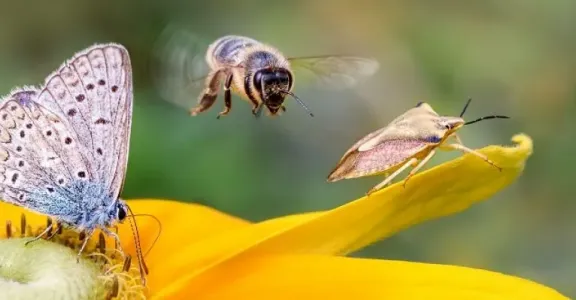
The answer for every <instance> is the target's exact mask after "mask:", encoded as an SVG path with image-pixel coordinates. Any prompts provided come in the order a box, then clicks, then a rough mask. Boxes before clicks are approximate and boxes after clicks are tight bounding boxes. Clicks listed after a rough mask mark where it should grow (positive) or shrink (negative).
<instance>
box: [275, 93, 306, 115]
mask: <svg viewBox="0 0 576 300" xmlns="http://www.w3.org/2000/svg"><path fill="white" fill-rule="evenodd" d="M280 92H282V93H284V94H287V95H290V96H292V98H294V99H295V100H296V102H298V104H300V106H302V107H303V108H304V109H305V110H306V111H307V112H308V114H310V116H311V117H313V116H314V114H313V113H312V112H311V111H310V108H308V106H307V105H306V104H305V103H304V101H302V100H301V99H300V98H298V97H297V96H296V95H294V93H292V92H288V91H280Z"/></svg>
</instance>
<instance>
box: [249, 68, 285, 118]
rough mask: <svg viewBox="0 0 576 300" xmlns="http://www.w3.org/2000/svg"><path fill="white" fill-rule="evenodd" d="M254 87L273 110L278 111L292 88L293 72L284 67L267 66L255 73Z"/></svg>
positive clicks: (265, 103)
mask: <svg viewBox="0 0 576 300" xmlns="http://www.w3.org/2000/svg"><path fill="white" fill-rule="evenodd" d="M254 87H255V89H256V90H257V91H258V93H259V94H260V96H261V99H262V102H264V105H266V106H267V107H268V108H269V109H270V111H271V112H273V111H278V109H279V108H280V106H281V105H282V103H284V98H286V95H287V92H290V89H291V88H292V74H291V73H290V71H288V70H287V69H284V68H266V69H261V70H258V71H257V72H256V73H255V74H254Z"/></svg>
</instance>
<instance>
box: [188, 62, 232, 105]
mask: <svg viewBox="0 0 576 300" xmlns="http://www.w3.org/2000/svg"><path fill="white" fill-rule="evenodd" d="M223 76H224V70H222V69H221V70H216V71H213V72H210V74H209V75H208V77H207V78H206V88H205V89H204V91H203V92H202V94H201V95H200V99H199V100H198V105H197V106H196V107H194V108H192V109H190V115H192V116H196V115H198V114H199V113H201V112H203V111H205V110H207V109H209V108H210V107H211V106H212V105H213V104H214V102H215V101H216V98H217V97H218V89H219V88H220V82H221V81H222V77H223Z"/></svg>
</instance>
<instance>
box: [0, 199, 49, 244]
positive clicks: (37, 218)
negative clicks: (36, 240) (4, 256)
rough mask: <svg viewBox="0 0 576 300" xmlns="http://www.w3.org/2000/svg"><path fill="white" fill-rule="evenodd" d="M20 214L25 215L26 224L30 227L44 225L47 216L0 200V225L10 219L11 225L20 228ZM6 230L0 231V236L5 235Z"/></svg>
mask: <svg viewBox="0 0 576 300" xmlns="http://www.w3.org/2000/svg"><path fill="white" fill-rule="evenodd" d="M22 214H24V215H25V217H26V225H27V226H28V225H30V226H31V227H32V228H35V227H40V226H46V224H47V221H48V218H47V217H46V216H44V215H41V214H37V213H35V212H32V211H30V210H26V209H24V208H22V207H18V206H15V205H12V204H8V203H6V202H2V201H0V225H1V226H2V227H4V224H6V222H8V221H10V222H11V223H12V224H13V226H15V227H18V228H20V225H21V224H20V222H21V217H22ZM5 236H6V232H5V231H4V230H2V231H0V237H5Z"/></svg>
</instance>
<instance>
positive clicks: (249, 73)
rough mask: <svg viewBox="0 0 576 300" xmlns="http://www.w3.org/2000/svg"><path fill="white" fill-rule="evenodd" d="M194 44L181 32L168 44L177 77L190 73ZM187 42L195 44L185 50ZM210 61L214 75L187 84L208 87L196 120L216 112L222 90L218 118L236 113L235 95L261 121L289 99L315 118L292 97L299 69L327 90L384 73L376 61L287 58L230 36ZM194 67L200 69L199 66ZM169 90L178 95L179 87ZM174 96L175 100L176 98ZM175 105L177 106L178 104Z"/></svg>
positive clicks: (211, 50)
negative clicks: (214, 109) (232, 110)
mask: <svg viewBox="0 0 576 300" xmlns="http://www.w3.org/2000/svg"><path fill="white" fill-rule="evenodd" d="M192 40H193V37H191V36H185V34H183V33H181V34H177V35H173V36H172V37H171V40H170V42H169V43H166V44H164V45H163V48H164V49H167V50H168V51H167V52H164V53H163V54H164V55H166V54H168V56H167V57H164V62H166V61H168V62H171V63H172V64H173V66H172V70H171V71H172V73H176V74H179V73H180V75H182V74H181V73H187V70H186V66H187V65H188V63H189V60H190V48H191V47H190V46H192V45H193V44H194V47H196V45H195V44H196V43H195V42H194V41H192ZM182 41H184V42H185V43H186V42H187V43H189V45H184V43H183V42H182ZM174 43H176V44H174ZM204 58H205V63H206V64H207V65H208V68H209V71H208V72H207V73H208V75H207V76H206V75H204V76H202V77H201V78H200V79H196V80H188V79H184V80H188V81H189V84H185V85H190V83H191V84H194V83H197V82H201V83H202V84H203V91H202V93H201V94H200V97H199V100H198V105H197V106H195V107H193V108H191V109H190V114H191V115H192V116H196V115H197V114H199V113H201V112H204V111H206V110H208V109H209V108H210V107H212V105H213V104H214V102H215V101H216V99H217V97H218V94H219V92H220V89H221V88H222V87H223V89H224V110H222V111H221V112H220V113H219V114H218V118H220V117H221V116H225V115H227V114H228V113H229V112H230V109H231V107H232V99H231V98H232V95H231V94H232V92H235V93H236V94H238V95H239V96H241V97H242V98H243V99H244V100H247V101H249V103H251V105H252V114H254V115H255V116H259V115H260V113H261V112H262V109H263V108H264V107H265V108H266V109H267V110H268V115H270V116H274V115H278V114H280V113H279V112H280V111H282V112H285V111H286V107H285V105H284V99H285V98H286V97H287V96H291V97H292V98H294V99H295V100H296V101H297V102H298V103H299V104H300V105H301V106H302V107H303V108H304V109H305V110H306V111H307V112H308V113H309V114H310V116H314V115H313V114H312V112H311V111H310V109H309V108H308V107H307V106H306V104H305V103H304V102H303V101H302V100H301V99H300V98H298V97H297V96H296V95H295V94H294V93H293V92H292V91H293V89H294V77H295V76H294V71H293V69H294V70H296V69H301V70H302V69H305V70H308V71H310V72H311V73H312V74H313V77H314V78H315V79H316V80H317V81H319V82H320V83H322V84H323V85H329V86H331V87H351V86H353V85H355V84H356V83H357V82H358V81H359V79H361V78H364V77H369V76H371V75H373V74H374V73H375V72H376V71H377V70H378V68H379V64H378V62H377V61H376V60H374V59H370V58H363V57H357V56H345V55H325V56H309V57H295V58H287V57H285V56H284V55H283V54H282V53H281V52H280V51H279V50H278V49H276V48H274V47H272V46H270V45H267V44H264V43H262V42H259V41H256V40H254V39H252V38H248V37H243V36H237V35H228V36H224V37H221V38H219V39H217V40H216V41H214V42H213V43H212V44H210V45H209V46H208V50H207V51H206V54H205V57H204ZM192 68H193V69H198V66H197V65H196V66H193V67H192ZM174 71H176V72H174ZM193 71H197V70H193ZM177 76H179V75H177ZM185 77H186V76H185ZM166 78H167V76H163V80H166ZM177 80H178V78H177ZM165 90H169V91H170V92H171V93H172V92H173V91H174V87H169V88H166V89H165ZM187 94H188V97H186V98H189V93H187ZM168 97H170V98H172V97H173V95H169V96H168ZM169 100H170V101H175V99H169Z"/></svg>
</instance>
